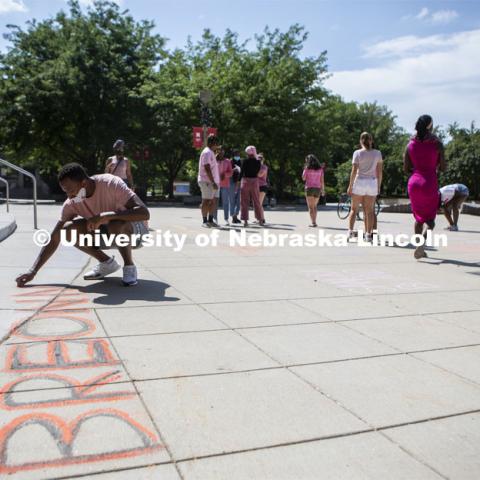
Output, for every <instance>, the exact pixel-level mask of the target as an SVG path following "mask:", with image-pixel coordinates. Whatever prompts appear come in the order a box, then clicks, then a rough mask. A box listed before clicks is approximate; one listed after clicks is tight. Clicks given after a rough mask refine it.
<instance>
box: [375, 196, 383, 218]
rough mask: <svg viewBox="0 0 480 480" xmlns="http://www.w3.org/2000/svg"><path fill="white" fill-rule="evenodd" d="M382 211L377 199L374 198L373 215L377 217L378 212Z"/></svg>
mask: <svg viewBox="0 0 480 480" xmlns="http://www.w3.org/2000/svg"><path fill="white" fill-rule="evenodd" d="M381 211H382V206H381V205H380V202H379V201H378V198H377V199H376V200H375V216H376V217H378V214H379V213H380V212H381Z"/></svg>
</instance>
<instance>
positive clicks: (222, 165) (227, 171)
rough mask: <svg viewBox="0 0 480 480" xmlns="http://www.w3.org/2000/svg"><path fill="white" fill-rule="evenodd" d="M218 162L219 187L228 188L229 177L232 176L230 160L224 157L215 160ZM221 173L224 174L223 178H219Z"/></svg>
mask: <svg viewBox="0 0 480 480" xmlns="http://www.w3.org/2000/svg"><path fill="white" fill-rule="evenodd" d="M217 164H218V174H219V176H220V187H222V188H228V187H230V177H231V176H232V162H231V161H230V159H228V158H224V159H223V160H220V162H217ZM222 173H223V174H224V175H225V176H224V178H223V180H221V178H222V177H221V175H222Z"/></svg>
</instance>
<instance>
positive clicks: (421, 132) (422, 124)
mask: <svg viewBox="0 0 480 480" xmlns="http://www.w3.org/2000/svg"><path fill="white" fill-rule="evenodd" d="M431 123H432V117H431V116H430V115H422V116H421V117H419V118H418V120H417V123H416V124H415V130H416V131H417V138H418V139H419V140H423V139H424V138H425V137H426V136H427V134H428V127H429V126H430V124H431Z"/></svg>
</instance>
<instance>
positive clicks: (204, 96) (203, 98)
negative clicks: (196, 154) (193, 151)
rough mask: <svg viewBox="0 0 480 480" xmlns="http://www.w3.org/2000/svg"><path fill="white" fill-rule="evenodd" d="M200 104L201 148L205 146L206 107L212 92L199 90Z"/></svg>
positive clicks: (207, 112)
mask: <svg viewBox="0 0 480 480" xmlns="http://www.w3.org/2000/svg"><path fill="white" fill-rule="evenodd" d="M198 96H199V97H200V102H201V103H202V127H203V146H204V147H206V146H207V131H208V120H209V114H210V110H209V108H208V105H209V104H210V102H211V100H212V92H211V91H210V90H201V91H200V93H199V95H198Z"/></svg>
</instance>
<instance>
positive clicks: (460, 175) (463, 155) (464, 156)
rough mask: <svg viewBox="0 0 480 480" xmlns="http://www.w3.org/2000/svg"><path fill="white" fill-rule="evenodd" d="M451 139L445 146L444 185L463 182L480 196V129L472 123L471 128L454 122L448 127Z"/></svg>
mask: <svg viewBox="0 0 480 480" xmlns="http://www.w3.org/2000/svg"><path fill="white" fill-rule="evenodd" d="M448 134H449V135H450V136H451V141H450V142H449V143H448V144H447V146H446V147H445V159H446V161H447V171H446V172H445V173H444V174H443V175H442V178H441V183H442V185H445V184H450V183H463V184H464V185H466V186H467V187H468V188H469V190H470V194H471V196H472V197H474V198H477V199H478V198H479V196H480V182H479V179H480V130H479V129H478V128H476V127H475V124H474V123H472V125H471V127H470V129H464V128H459V127H458V125H457V124H453V125H451V126H450V127H449V129H448Z"/></svg>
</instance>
